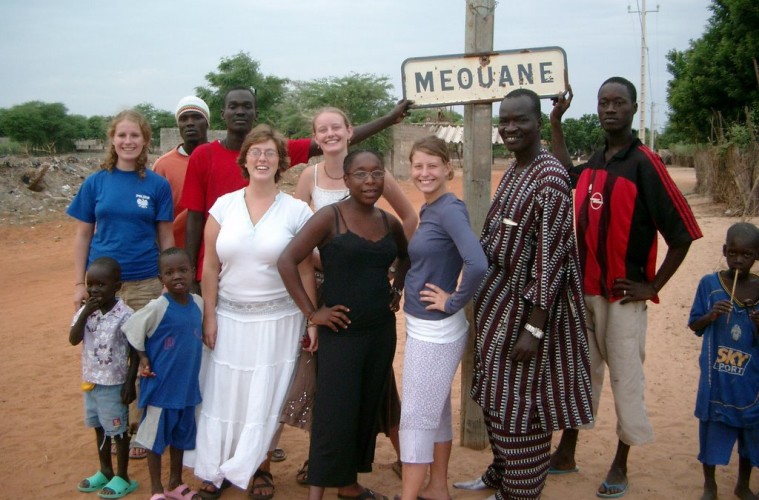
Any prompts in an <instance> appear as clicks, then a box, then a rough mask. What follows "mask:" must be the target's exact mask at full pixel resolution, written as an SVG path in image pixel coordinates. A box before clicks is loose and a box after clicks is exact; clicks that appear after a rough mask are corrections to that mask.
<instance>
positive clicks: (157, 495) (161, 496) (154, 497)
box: [150, 493, 166, 500]
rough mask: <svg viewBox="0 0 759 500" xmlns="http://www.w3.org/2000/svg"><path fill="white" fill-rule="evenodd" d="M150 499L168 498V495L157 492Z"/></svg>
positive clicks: (163, 499)
mask: <svg viewBox="0 0 759 500" xmlns="http://www.w3.org/2000/svg"><path fill="white" fill-rule="evenodd" d="M150 500H166V497H165V496H164V494H163V493H155V494H154V495H153V496H152V497H150Z"/></svg>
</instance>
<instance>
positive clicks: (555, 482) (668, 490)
mask: <svg viewBox="0 0 759 500" xmlns="http://www.w3.org/2000/svg"><path fill="white" fill-rule="evenodd" d="M670 171H671V173H672V175H673V177H674V178H675V179H676V181H677V182H678V185H679V186H680V188H681V189H682V190H683V192H685V193H686V194H688V193H690V192H691V191H692V189H693V185H694V183H695V177H694V174H693V171H692V170H688V169H682V168H672V169H671V170H670ZM499 176H500V172H494V182H496V181H497V180H498V179H497V178H498V177H499ZM403 188H404V190H405V191H406V192H407V193H408V194H409V196H410V197H411V199H412V202H413V203H414V205H415V206H417V207H418V206H419V205H420V204H421V198H420V196H419V195H418V194H417V193H416V190H415V189H414V188H413V186H411V185H410V184H408V183H403ZM453 189H454V190H455V191H457V192H458V193H459V195H460V193H461V183H460V177H457V178H456V180H455V181H454V183H453ZM688 199H689V202H690V203H691V206H692V207H693V209H694V211H695V212H696V215H697V217H698V220H699V223H700V224H701V228H702V230H703V232H704V235H705V236H704V238H703V239H702V240H700V241H698V242H696V243H695V244H694V245H693V246H692V248H691V251H690V253H689V254H688V257H687V259H686V261H685V263H684V264H683V266H682V267H681V268H680V271H679V272H678V273H677V275H676V276H675V277H674V279H673V280H672V281H671V282H670V283H669V284H668V285H667V286H666V287H665V288H664V290H663V291H662V292H661V299H662V300H661V304H660V305H653V306H651V308H650V315H649V328H648V332H649V335H648V348H647V354H648V357H647V360H646V365H647V366H646V373H647V378H648V381H647V393H646V402H647V405H648V408H649V412H650V415H651V418H652V420H653V424H654V428H655V430H656V432H657V439H656V442H654V443H652V444H649V445H646V446H642V447H639V448H634V449H633V450H632V452H631V454H630V471H629V477H630V489H629V491H628V494H627V495H626V498H630V499H642V498H656V499H665V498H676V497H677V498H698V497H699V496H700V492H701V485H702V474H701V465H700V464H699V463H698V461H697V460H696V455H697V453H698V434H697V422H696V420H695V418H694V417H693V407H694V402H695V393H696V384H697V378H698V366H697V359H698V353H699V348H700V343H699V340H698V339H697V338H696V337H695V336H694V335H693V334H692V333H690V331H689V330H688V329H687V328H686V321H687V315H688V312H689V308H690V304H691V301H692V298H693V294H694V292H695V289H696V285H697V283H698V280H699V278H700V277H701V276H702V275H704V274H706V273H709V272H713V271H715V270H717V269H719V268H721V267H722V266H723V259H722V256H721V245H722V242H723V238H724V234H725V231H726V229H727V227H728V226H729V225H730V224H732V223H734V222H736V221H737V220H736V219H735V218H727V217H723V216H722V210H721V209H720V208H719V207H717V206H714V205H713V204H711V203H709V202H708V200H706V199H705V198H703V197H697V196H693V195H688ZM754 222H756V221H754ZM73 233H74V226H73V224H72V223H71V221H70V220H67V219H66V218H65V217H63V216H58V217H57V218H53V220H51V221H47V222H44V223H41V224H39V225H37V226H32V227H28V226H27V227H24V226H8V225H4V226H0V249H1V250H2V251H0V276H1V277H2V287H0V336H1V337H0V338H1V339H2V345H3V346H4V354H5V355H4V356H3V358H4V359H3V366H5V375H4V376H3V377H2V378H0V415H2V417H0V498H84V497H85V495H84V494H81V493H78V492H77V491H76V490H75V485H76V483H77V482H78V481H79V480H80V479H82V478H83V477H86V476H89V475H90V474H92V473H93V472H95V470H97V457H96V453H95V442H94V441H95V440H94V436H93V434H94V433H93V432H92V431H91V430H89V429H86V428H85V427H84V424H83V423H82V396H81V391H80V390H79V379H80V376H79V373H80V365H79V355H80V354H79V353H80V351H79V349H80V348H79V347H72V346H70V345H69V343H68V333H67V332H68V328H69V323H70V320H71V315H72V312H73V311H72V306H71V292H72V287H71V285H72V283H71V281H72V278H71V260H72V236H73ZM660 258H661V255H660ZM402 328H403V324H402V320H400V319H399V342H398V350H397V354H398V355H397V356H396V360H395V368H396V373H397V374H398V377H399V383H401V379H402V374H401V367H402V362H403V349H404V335H403V334H402ZM453 395H454V400H455V401H454V408H458V403H459V401H460V397H461V390H460V381H459V378H458V377H457V379H456V381H455V383H454V391H453ZM455 413H456V414H455V415H454V421H455V423H456V424H457V423H458V415H457V412H455ZM614 429H615V417H614V412H613V406H612V399H611V395H610V394H609V393H608V388H606V389H605V393H604V396H603V401H602V408H601V411H600V415H599V421H598V424H597V426H596V429H595V430H593V431H587V432H583V433H581V437H580V443H579V448H578V453H577V458H578V465H579V467H580V472H579V473H577V474H569V475H564V476H558V477H549V479H548V483H547V486H546V489H545V493H544V498H546V499H559V498H562V499H567V498H568V499H585V498H595V494H594V493H595V490H596V488H597V486H598V483H599V482H600V481H601V480H602V479H603V478H604V475H605V473H606V470H607V468H608V465H609V463H610V461H611V459H612V456H613V453H614V449H615V446H616V442H617V438H616V435H615V433H614ZM456 435H457V436H456V442H455V443H454V448H453V454H452V457H451V466H450V482H451V483H452V482H454V481H461V480H466V479H471V478H474V477H476V476H478V475H479V474H480V473H481V472H482V471H483V470H484V469H485V467H486V466H487V464H488V463H489V460H490V452H489V450H488V449H486V450H471V449H467V448H462V447H460V446H459V444H458V431H457V432H456ZM557 438H558V435H556V436H555V437H554V440H556V439H557ZM280 445H281V447H283V448H284V449H285V450H286V451H287V454H288V457H287V460H286V461H284V462H282V463H277V464H273V472H274V476H275V481H276V487H277V490H276V498H279V499H290V498H305V496H306V489H305V488H303V487H300V486H298V485H297V484H296V482H295V472H296V470H297V469H298V467H299V466H300V464H301V463H302V462H303V460H304V459H305V456H306V453H307V447H308V436H307V434H305V433H304V432H302V431H300V430H296V429H292V428H287V429H286V430H285V432H284V434H283V437H282V440H281V442H280ZM393 460H394V452H393V451H392V447H391V445H390V442H389V441H388V440H387V439H386V438H385V437H384V436H383V437H380V438H379V439H378V447H377V454H376V467H375V471H374V472H373V473H371V474H367V475H362V477H361V482H362V483H363V484H365V485H366V486H369V487H372V488H374V489H375V490H377V491H381V492H383V493H385V494H387V495H388V496H390V497H391V498H392V495H393V494H395V493H398V492H400V487H401V482H400V480H399V479H398V477H396V475H395V474H394V473H393V472H392V470H391V469H390V464H391V463H392V461H393ZM736 470H737V460H736V458H735V456H734V457H733V461H732V463H731V465H730V466H728V467H719V468H718V469H717V478H718V484H719V488H720V491H721V492H722V496H723V498H730V497H731V496H732V489H733V485H734V484H735V478H736ZM165 471H166V469H164V476H166V474H165ZM130 473H131V475H132V477H133V478H134V479H137V480H138V481H139V482H140V485H141V486H140V488H139V490H138V491H137V492H136V493H135V494H133V495H131V496H130V498H145V499H147V498H149V497H150V494H149V479H148V472H147V464H146V463H145V461H134V462H132V463H131V464H130ZM185 479H186V480H187V481H188V482H189V483H190V484H191V485H193V486H197V485H198V481H197V480H196V479H195V478H194V476H193V475H192V472H191V471H186V473H185ZM752 485H753V488H754V489H756V488H757V487H759V481H757V480H755V481H753V482H752ZM450 491H451V494H452V496H453V498H456V499H481V498H485V497H486V496H488V495H490V494H491V493H492V492H491V491H484V492H483V491H480V492H463V491H458V490H455V489H453V488H451V490H450ZM91 497H92V498H95V497H94V495H92V496H91ZM335 497H336V491H335V490H328V492H327V495H326V498H335ZM224 498H227V499H230V500H231V499H241V498H246V495H245V493H244V492H242V491H240V490H234V489H232V490H228V491H227V492H225V494H224Z"/></svg>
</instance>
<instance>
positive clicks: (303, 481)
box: [295, 460, 308, 486]
mask: <svg viewBox="0 0 759 500" xmlns="http://www.w3.org/2000/svg"><path fill="white" fill-rule="evenodd" d="M295 482H296V483H298V484H299V485H301V486H308V460H306V461H305V462H303V465H302V466H301V468H300V469H298V472H297V473H296V474H295Z"/></svg>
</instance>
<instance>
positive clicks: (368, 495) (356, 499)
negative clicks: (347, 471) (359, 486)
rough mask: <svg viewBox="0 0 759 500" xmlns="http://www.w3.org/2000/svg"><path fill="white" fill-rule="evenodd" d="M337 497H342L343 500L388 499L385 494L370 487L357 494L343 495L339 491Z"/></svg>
mask: <svg viewBox="0 0 759 500" xmlns="http://www.w3.org/2000/svg"><path fill="white" fill-rule="evenodd" d="M337 498H340V499H341V500H388V498H387V497H386V496H385V495H383V494H381V493H377V492H374V491H372V490H370V489H369V488H365V489H364V491H362V492H361V493H360V494H359V495H355V496H347V495H341V494H340V493H338V494H337Z"/></svg>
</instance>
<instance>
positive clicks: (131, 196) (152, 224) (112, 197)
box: [66, 168, 174, 281]
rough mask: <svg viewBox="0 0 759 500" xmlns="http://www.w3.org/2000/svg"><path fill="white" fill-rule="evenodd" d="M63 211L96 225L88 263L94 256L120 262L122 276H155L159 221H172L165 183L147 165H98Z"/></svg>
mask: <svg viewBox="0 0 759 500" xmlns="http://www.w3.org/2000/svg"><path fill="white" fill-rule="evenodd" d="M66 213H67V214H68V215H70V216H71V217H74V218H75V219H78V220H80V221H82V222H87V223H90V224H95V234H94V235H93V237H92V242H91V243H90V251H89V255H88V258H87V266H88V267H89V265H90V264H91V263H92V261H94V260H95V259H97V258H98V257H112V258H114V259H116V260H117V261H118V262H119V264H121V278H122V279H123V280H124V281H135V280H143V279H148V278H154V277H156V276H158V241H157V235H158V230H157V224H158V222H164V221H165V222H171V221H173V220H174V206H173V202H172V199H171V186H170V185H169V182H168V181H167V180H166V179H164V178H163V177H161V176H160V175H158V174H156V173H155V172H153V171H151V170H148V171H146V172H145V178H144V179H140V177H139V175H138V174H137V172H125V171H123V170H119V169H117V168H114V169H113V170H112V171H108V170H100V171H98V172H95V173H94V174H92V175H90V176H89V177H87V179H85V181H84V183H83V184H82V187H81V188H80V189H79V192H78V193H77V195H76V196H75V197H74V199H73V200H72V201H71V205H69V207H68V209H67V210H66Z"/></svg>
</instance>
